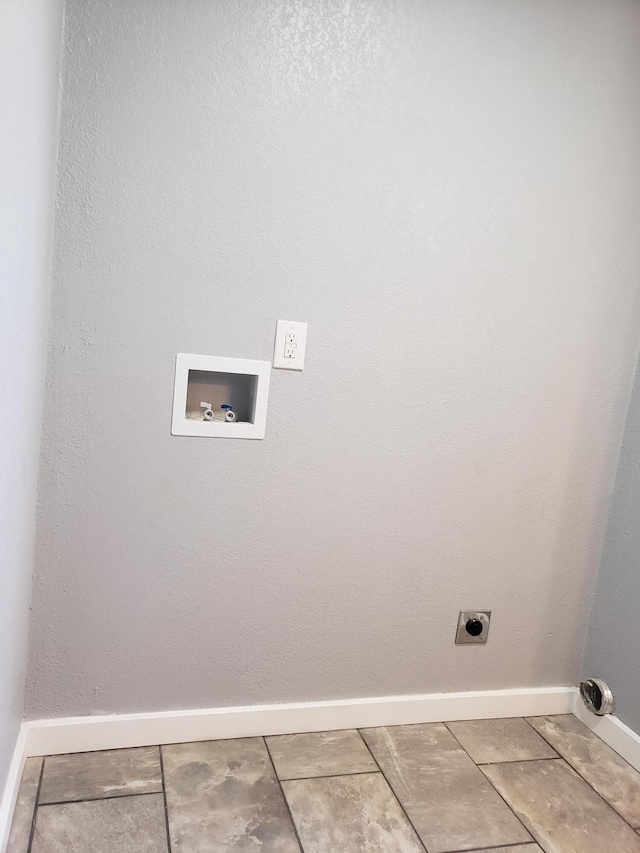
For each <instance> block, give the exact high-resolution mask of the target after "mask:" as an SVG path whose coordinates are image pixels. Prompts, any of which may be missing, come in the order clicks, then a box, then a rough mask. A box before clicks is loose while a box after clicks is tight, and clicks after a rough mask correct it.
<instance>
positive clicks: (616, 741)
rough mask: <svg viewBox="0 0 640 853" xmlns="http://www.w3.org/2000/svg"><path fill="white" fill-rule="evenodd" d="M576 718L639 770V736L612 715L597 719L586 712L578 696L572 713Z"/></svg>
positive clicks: (589, 712) (594, 715)
mask: <svg viewBox="0 0 640 853" xmlns="http://www.w3.org/2000/svg"><path fill="white" fill-rule="evenodd" d="M573 713H574V714H575V715H576V717H577V718H578V719H579V720H581V721H582V722H583V723H584V724H585V726H588V727H589V728H590V729H591V731H592V732H595V733H596V734H597V735H598V737H599V738H601V739H602V740H603V741H604V742H605V743H607V744H609V746H610V747H611V748H612V749H615V751H616V752H617V753H618V754H619V755H621V756H622V757H623V758H624V760H625V761H628V762H629V764H631V766H632V767H635V768H636V770H640V735H639V734H637V733H636V732H634V731H633V729H630V728H629V726H627V725H625V724H624V723H623V722H622V720H619V719H618V718H617V717H615V716H614V715H613V714H608V715H606V716H604V717H598V716H597V715H596V714H592V713H591V711H587V709H586V707H585V706H584V703H583V702H582V701H581V699H580V696H579V694H578V696H577V701H576V707H575V709H574V711H573Z"/></svg>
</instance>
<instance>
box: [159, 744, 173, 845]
mask: <svg viewBox="0 0 640 853" xmlns="http://www.w3.org/2000/svg"><path fill="white" fill-rule="evenodd" d="M158 755H159V756H160V778H161V779H162V799H163V800H164V823H165V828H166V830H167V851H168V853H171V833H170V832H169V806H168V805H167V785H166V782H165V778H164V759H163V757H162V747H161V746H160V745H158Z"/></svg>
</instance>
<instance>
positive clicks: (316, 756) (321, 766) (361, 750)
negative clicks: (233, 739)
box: [267, 729, 378, 779]
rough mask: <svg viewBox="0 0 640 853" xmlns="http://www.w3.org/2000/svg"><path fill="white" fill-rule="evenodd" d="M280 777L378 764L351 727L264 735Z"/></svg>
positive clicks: (335, 772) (353, 770)
mask: <svg viewBox="0 0 640 853" xmlns="http://www.w3.org/2000/svg"><path fill="white" fill-rule="evenodd" d="M267 745H268V747H269V752H270V753H271V758H272V759H273V763H274V765H275V768H276V772H277V774H278V776H279V777H280V779H306V778H308V777H310V776H337V775H342V774H344V773H371V772H375V771H376V770H377V769H378V767H377V765H376V763H375V761H374V760H373V758H371V753H370V752H369V750H368V749H367V747H366V746H365V744H364V741H363V740H362V738H361V737H360V735H359V734H358V732H357V731H355V729H350V730H347V731H340V732H315V733H313V734H302V735H281V736H280V735H279V736H277V737H268V738H267Z"/></svg>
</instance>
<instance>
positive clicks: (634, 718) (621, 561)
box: [582, 372, 640, 731]
mask: <svg viewBox="0 0 640 853" xmlns="http://www.w3.org/2000/svg"><path fill="white" fill-rule="evenodd" d="M639 607H640V372H638V373H636V380H635V384H634V388H633V393H632V395H631V404H630V406H629V414H628V415H627V423H626V427H625V431H624V439H623V442H622V451H621V453H620V462H619V464H618V473H617V476H616V483H615V488H614V492H613V498H612V501H611V508H610V511H609V522H608V524H607V533H606V538H605V543H604V549H603V552H602V561H601V564H600V571H599V573H598V583H597V586H596V593H595V598H594V601H593V609H592V614H591V622H590V625H589V631H588V634H587V643H586V647H585V652H584V657H583V661H582V676H583V677H594V676H595V677H596V678H604V679H605V680H606V681H607V682H608V683H609V685H610V686H611V687H612V689H613V692H614V696H615V714H616V716H617V717H619V718H620V719H621V720H622V721H623V722H625V723H626V724H627V725H628V726H631V728H633V729H634V730H635V731H640V667H639V666H638V654H639V653H640V642H638V627H639V626H640V619H639V617H638V609H639Z"/></svg>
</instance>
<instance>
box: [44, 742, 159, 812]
mask: <svg viewBox="0 0 640 853" xmlns="http://www.w3.org/2000/svg"><path fill="white" fill-rule="evenodd" d="M159 791H162V773H161V770H160V752H159V749H158V747H157V746H141V747H136V748H135V749H111V750H107V751H106V752H78V753H75V754H73V755H54V756H52V757H51V758H45V762H44V772H43V774H42V787H41V788H40V800H39V802H40V803H62V802H69V801H72V800H97V799H102V798H103V797H122V796H126V795H127V794H151V793H156V792H159Z"/></svg>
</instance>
